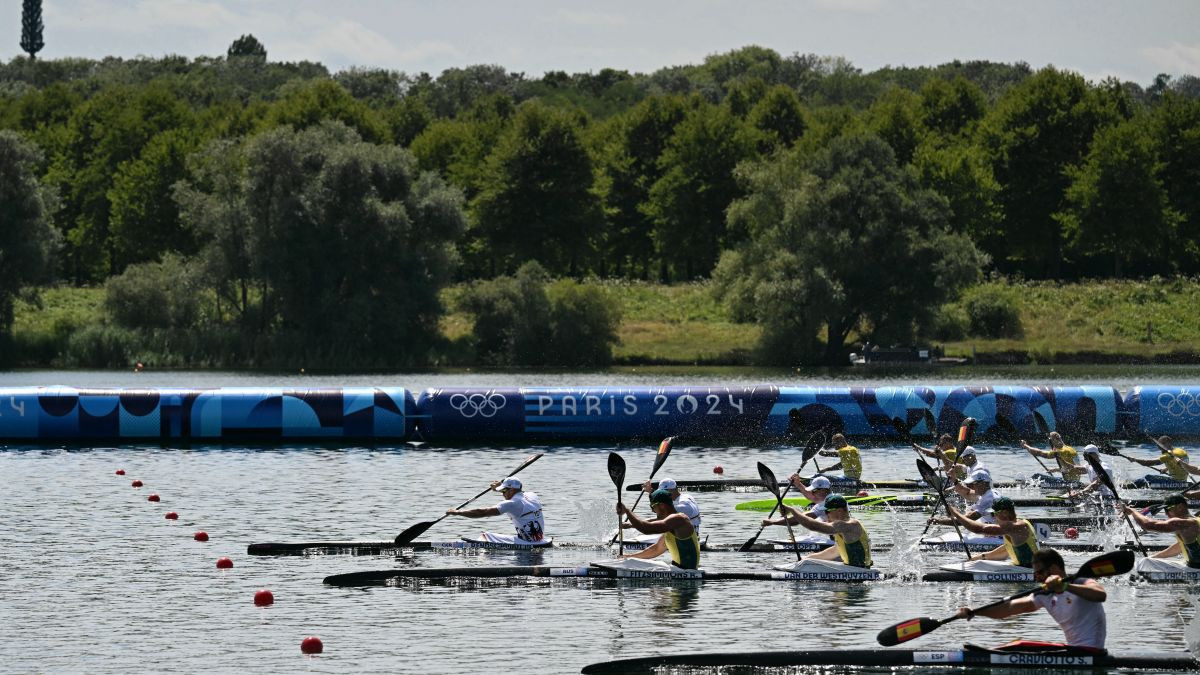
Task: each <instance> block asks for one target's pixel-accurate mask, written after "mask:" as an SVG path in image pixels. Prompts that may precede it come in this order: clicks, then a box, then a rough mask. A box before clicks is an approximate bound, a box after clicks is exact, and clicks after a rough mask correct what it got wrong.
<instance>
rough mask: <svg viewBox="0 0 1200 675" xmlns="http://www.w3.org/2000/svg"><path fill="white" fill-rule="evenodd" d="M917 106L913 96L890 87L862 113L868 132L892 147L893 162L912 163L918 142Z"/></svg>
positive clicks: (915, 96) (918, 105) (918, 100)
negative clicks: (864, 113)
mask: <svg viewBox="0 0 1200 675" xmlns="http://www.w3.org/2000/svg"><path fill="white" fill-rule="evenodd" d="M920 105H921V99H920V97H918V96H917V95H916V94H914V93H912V92H910V91H907V90H905V89H900V88H898V87H893V88H892V89H889V90H887V91H886V92H884V93H883V95H882V96H880V97H879V98H878V99H876V100H875V103H873V104H872V105H871V107H870V109H868V110H867V112H866V116H865V125H866V128H867V131H868V133H871V134H874V135H876V136H878V137H880V138H882V139H883V140H884V141H886V142H887V144H888V145H890V146H892V152H894V153H895V154H896V161H897V162H899V163H900V164H902V165H903V164H908V163H909V162H911V161H912V157H913V152H915V151H916V149H917V145H918V144H919V143H920V142H921V138H922V135H923V129H922V127H921V123H920V114H921V111H920Z"/></svg>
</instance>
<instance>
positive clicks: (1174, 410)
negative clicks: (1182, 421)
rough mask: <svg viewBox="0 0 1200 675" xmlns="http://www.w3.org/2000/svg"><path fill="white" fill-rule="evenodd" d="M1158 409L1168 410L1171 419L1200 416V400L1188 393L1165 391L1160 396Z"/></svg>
mask: <svg viewBox="0 0 1200 675" xmlns="http://www.w3.org/2000/svg"><path fill="white" fill-rule="evenodd" d="M1158 407H1160V408H1162V409H1164V410H1166V411H1167V414H1168V415H1170V416H1171V417H1183V416H1184V415H1187V416H1188V417H1197V416H1200V399H1198V398H1196V395H1195V394H1192V393H1190V392H1186V391H1184V392H1180V393H1178V394H1172V393H1169V392H1165V391H1164V392H1163V393H1161V394H1159V395H1158Z"/></svg>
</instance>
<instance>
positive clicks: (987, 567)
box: [921, 560, 1033, 582]
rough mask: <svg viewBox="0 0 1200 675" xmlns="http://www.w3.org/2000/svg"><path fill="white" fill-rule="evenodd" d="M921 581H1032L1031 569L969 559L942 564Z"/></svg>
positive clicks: (1001, 562) (1010, 564)
mask: <svg viewBox="0 0 1200 675" xmlns="http://www.w3.org/2000/svg"><path fill="white" fill-rule="evenodd" d="M921 581H992V582H997V581H998V582H1020V581H1033V569H1032V568H1029V567H1018V566H1017V565H1013V564H1012V563H1009V562H1005V561H1001V560H971V561H968V562H961V563H954V564H951V565H942V566H941V567H939V568H938V569H937V570H936V571H933V572H927V573H925V574H924V575H923V576H922V577H921Z"/></svg>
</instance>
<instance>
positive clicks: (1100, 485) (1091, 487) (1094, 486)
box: [1067, 445, 1113, 499]
mask: <svg viewBox="0 0 1200 675" xmlns="http://www.w3.org/2000/svg"><path fill="white" fill-rule="evenodd" d="M1088 455H1095V457H1096V459H1097V460H1100V448H1098V447H1096V446H1095V445H1085V446H1084V448H1083V456H1084V457H1087V456H1088ZM1083 466H1084V467H1085V468H1086V469H1087V485H1085V486H1083V487H1082V488H1080V489H1079V490H1077V491H1075V492H1068V493H1067V496H1068V497H1079V496H1081V495H1086V494H1087V493H1089V492H1098V493H1099V494H1100V496H1101V497H1104V498H1105V499H1112V498H1113V493H1112V490H1109V489H1108V487H1107V486H1105V485H1104V482H1103V481H1101V480H1100V474H1098V473H1096V470H1095V469H1093V468H1092V463H1091V462H1088V461H1086V460H1084V462H1083ZM1100 468H1102V469H1104V473H1106V474H1108V480H1110V481H1111V480H1112V479H1113V470H1112V467H1111V466H1109V465H1108V462H1105V461H1103V460H1101V461H1100Z"/></svg>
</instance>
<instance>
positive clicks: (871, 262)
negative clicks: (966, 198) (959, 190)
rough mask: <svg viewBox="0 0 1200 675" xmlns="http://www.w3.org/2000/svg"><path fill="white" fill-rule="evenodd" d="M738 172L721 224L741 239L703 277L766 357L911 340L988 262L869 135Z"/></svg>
mask: <svg viewBox="0 0 1200 675" xmlns="http://www.w3.org/2000/svg"><path fill="white" fill-rule="evenodd" d="M739 176H740V177H741V178H742V180H743V181H744V183H745V184H746V188H747V196H746V197H745V198H744V199H740V200H738V201H737V202H736V203H735V204H734V205H733V206H732V207H731V208H730V210H729V220H730V226H731V227H734V226H736V227H739V228H741V229H743V230H744V231H746V233H747V235H748V236H747V239H746V241H745V242H743V243H742V244H741V245H740V246H738V247H737V248H736V249H733V250H731V251H728V252H726V253H725V254H724V255H723V256H722V258H721V262H720V264H719V265H718V267H717V269H716V271H715V272H714V275H713V277H714V281H715V288H716V291H717V293H718V296H719V297H721V298H723V299H724V300H725V301H726V302H727V303H728V304H729V306H730V308H731V309H732V310H733V312H734V314H735V316H737V317H738V318H740V319H754V320H756V321H758V322H759V323H760V324H762V326H763V343H762V345H761V346H762V349H763V352H764V358H766V359H768V360H771V361H774V362H779V363H788V364H794V363H796V362H797V361H802V362H816V361H823V362H825V363H827V364H830V365H837V364H844V363H845V357H844V354H843V352H844V348H843V345H844V344H845V341H846V339H847V338H848V337H849V335H850V334H851V333H852V332H854V331H859V332H860V334H866V335H870V336H871V337H872V338H873V339H874V340H878V341H889V340H898V339H905V338H911V336H912V335H913V333H914V331H916V330H917V328H918V327H920V326H923V325H925V324H927V323H928V322H929V320H930V319H931V317H932V314H933V312H934V311H935V310H936V308H937V307H938V306H939V305H940V304H941V303H943V302H945V301H946V300H948V299H950V298H952V297H954V295H955V294H956V292H957V291H958V290H960V289H962V288H964V287H965V286H967V285H969V284H971V283H974V282H976V281H977V280H978V279H979V277H980V269H981V267H982V266H983V264H984V263H985V262H986V257H985V256H983V255H982V254H981V253H980V252H979V251H978V250H977V249H976V248H975V246H974V245H973V244H972V243H971V241H970V239H969V238H968V237H966V236H964V235H962V234H954V233H952V232H950V230H949V229H948V228H947V226H946V217H947V208H946V205H945V200H944V199H942V198H941V197H940V196H938V195H937V194H936V193H935V192H933V191H931V190H928V189H924V188H922V187H921V186H920V185H919V184H918V183H917V181H916V179H915V178H914V177H913V176H912V174H911V173H909V172H908V171H905V170H904V169H902V168H901V167H899V166H897V164H896V159H895V156H894V154H893V153H892V151H891V148H890V147H889V146H888V145H887V144H886V143H884V142H883V141H882V140H881V139H879V138H877V137H874V136H848V137H843V138H838V139H836V140H834V141H833V142H831V143H830V144H829V147H828V148H826V149H825V150H823V151H821V152H819V153H817V154H816V155H815V156H812V157H807V158H806V157H805V156H804V155H803V154H802V153H801V152H799V151H792V152H788V153H784V154H782V155H781V156H779V157H777V158H774V159H771V160H769V161H764V162H759V163H753V164H748V165H745V166H744V167H743V168H741V169H739ZM822 330H824V332H825V334H826V340H825V343H824V345H823V346H822V345H821V342H820V339H819V336H820V334H821V332H822Z"/></svg>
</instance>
